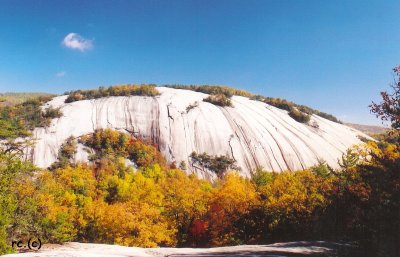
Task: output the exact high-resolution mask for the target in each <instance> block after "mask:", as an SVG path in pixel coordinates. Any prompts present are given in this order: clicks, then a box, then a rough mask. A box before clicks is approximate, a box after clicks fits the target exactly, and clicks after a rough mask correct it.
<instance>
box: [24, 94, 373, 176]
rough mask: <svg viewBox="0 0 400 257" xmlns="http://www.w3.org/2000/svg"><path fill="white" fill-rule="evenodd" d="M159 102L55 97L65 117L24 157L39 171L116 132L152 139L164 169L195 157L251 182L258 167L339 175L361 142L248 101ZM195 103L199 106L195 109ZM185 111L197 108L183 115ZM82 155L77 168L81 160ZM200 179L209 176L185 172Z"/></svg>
mask: <svg viewBox="0 0 400 257" xmlns="http://www.w3.org/2000/svg"><path fill="white" fill-rule="evenodd" d="M158 90H159V91H160V92H161V95H160V96H157V97H145V96H129V97H126V96H120V97H107V98H101V99H96V100H84V101H77V102H72V103H68V104H66V103H64V100H65V98H66V96H59V97H56V98H54V99H53V100H52V101H50V102H48V103H47V104H46V105H51V106H53V107H61V111H62V112H63V116H62V117H61V118H58V119H54V120H53V121H52V124H51V126H50V127H48V128H38V129H36V130H35V131H34V136H35V137H36V139H37V143H36V146H35V147H34V148H33V149H31V150H30V151H29V152H27V153H26V154H27V155H28V156H30V157H31V158H32V159H33V161H34V163H35V164H36V165H38V166H40V167H48V166H49V165H51V164H52V163H53V162H54V161H55V160H56V158H57V153H58V149H59V147H60V146H61V144H62V143H63V142H64V141H65V140H66V139H67V138H68V137H69V136H71V135H72V136H74V137H79V136H82V135H84V134H88V133H91V132H93V131H94V130H95V129H100V128H113V129H117V130H120V131H124V132H127V133H130V134H133V135H135V136H140V137H143V138H146V139H150V140H152V141H153V143H155V144H157V145H158V146H159V148H160V150H161V152H162V153H163V154H164V155H165V156H166V158H167V160H168V161H169V162H172V161H176V163H179V162H180V161H182V160H183V161H185V162H186V163H188V164H190V158H189V155H190V154H191V153H192V152H193V151H196V152H198V153H201V152H207V153H209V154H218V155H221V154H222V155H225V154H227V155H229V156H230V157H233V158H234V159H235V160H236V161H237V164H238V166H240V167H241V168H242V171H241V173H242V174H243V175H244V176H249V175H250V174H251V171H252V170H253V169H254V168H256V167H257V166H262V167H264V168H265V169H266V170H270V171H277V172H279V171H284V170H299V169H304V168H307V167H310V166H312V165H314V164H317V163H318V160H324V161H326V162H327V163H328V164H329V165H331V166H333V167H337V166H338V164H337V160H338V158H340V157H341V156H342V153H344V152H345V151H346V149H348V148H349V147H351V146H352V145H354V144H359V143H361V141H360V140H359V138H358V137H359V136H362V137H366V138H369V137H368V136H367V135H365V134H363V133H362V132H359V131H357V130H355V129H353V128H350V127H347V126H345V125H342V124H338V123H335V122H332V121H329V120H326V119H324V118H321V117H319V116H316V115H313V116H312V117H311V121H310V124H312V126H311V125H307V124H302V123H299V122H297V121H295V120H294V119H292V118H291V117H290V116H289V115H288V114H287V111H284V110H280V109H278V108H275V107H273V106H270V105H267V104H265V103H262V102H258V101H253V100H249V99H248V98H246V97H241V96H233V97H232V103H233V105H234V107H219V106H216V105H213V104H211V103H207V102H203V101H202V100H203V98H205V97H207V95H206V94H203V93H199V92H193V91H189V90H182V89H172V88H164V87H159V88H158ZM196 102H197V104H195V103H196ZM189 105H197V106H196V107H194V108H192V109H190V110H187V107H188V106H189ZM86 158H87V153H86V152H85V151H84V150H83V147H79V151H78V153H77V155H76V159H77V160H86ZM188 167H189V170H190V171H194V172H196V173H198V174H199V175H200V176H203V177H210V176H211V177H212V176H213V174H210V173H209V172H207V171H202V170H201V169H199V168H196V167H193V166H192V165H188Z"/></svg>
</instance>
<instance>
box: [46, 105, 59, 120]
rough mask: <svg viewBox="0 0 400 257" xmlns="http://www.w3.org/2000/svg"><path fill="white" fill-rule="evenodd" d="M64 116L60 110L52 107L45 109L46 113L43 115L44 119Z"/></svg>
mask: <svg viewBox="0 0 400 257" xmlns="http://www.w3.org/2000/svg"><path fill="white" fill-rule="evenodd" d="M62 115H63V114H62V112H61V110H60V108H53V107H51V106H50V107H49V108H47V109H45V111H44V113H43V117H44V118H46V119H54V118H60V117H61V116H62Z"/></svg>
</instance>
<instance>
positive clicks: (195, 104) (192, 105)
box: [186, 101, 199, 113]
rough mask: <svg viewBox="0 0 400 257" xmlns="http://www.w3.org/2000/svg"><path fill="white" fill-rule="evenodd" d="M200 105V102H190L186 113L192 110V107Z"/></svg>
mask: <svg viewBox="0 0 400 257" xmlns="http://www.w3.org/2000/svg"><path fill="white" fill-rule="evenodd" d="M198 106H199V102H197V101H196V102H194V103H193V104H189V105H188V106H187V107H186V113H189V112H190V110H192V109H194V108H196V107H198Z"/></svg>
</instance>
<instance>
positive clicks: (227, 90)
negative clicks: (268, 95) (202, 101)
mask: <svg viewBox="0 0 400 257" xmlns="http://www.w3.org/2000/svg"><path fill="white" fill-rule="evenodd" d="M164 86H166V87H170V88H175V89H186V90H192V91H196V92H201V93H205V94H209V95H220V94H222V95H225V96H226V97H228V98H230V97H232V96H233V95H239V96H246V97H250V96H252V94H251V93H249V92H247V91H245V90H241V89H236V88H231V87H227V86H215V85H214V86H211V85H189V86H187V85H164Z"/></svg>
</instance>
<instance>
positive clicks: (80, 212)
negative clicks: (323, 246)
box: [0, 100, 400, 256]
mask: <svg viewBox="0 0 400 257" xmlns="http://www.w3.org/2000/svg"><path fill="white" fill-rule="evenodd" d="M37 101H39V100H37ZM37 101H33V102H32V101H29V102H25V103H22V104H21V105H16V106H15V107H13V108H11V109H10V108H9V107H4V108H2V109H1V113H2V115H3V118H2V121H3V123H2V124H1V129H2V131H5V132H6V133H5V132H4V133H3V139H7V140H8V142H9V144H4V145H3V148H2V150H1V151H0V205H1V208H0V252H1V253H5V252H10V251H11V250H12V249H11V247H10V246H11V245H10V241H11V240H13V239H22V240H27V239H28V238H30V237H31V236H35V237H39V238H41V239H42V240H43V242H44V243H60V242H66V241H79V242H96V243H107V244H120V245H128V246H143V247H155V246H179V247H182V246H192V247H194V246H195V247H204V246H223V245H237V244H265V243H272V242H281V241H289V240H332V241H341V240H343V241H346V242H352V243H354V246H355V248H354V253H352V254H351V256H387V255H391V256H395V255H396V254H397V253H399V244H398V243H399V240H400V239H399V233H398V232H399V229H400V221H399V219H398V217H399V216H398V215H399V213H400V203H399V199H400V187H399V184H400V174H399V170H400V169H399V167H400V148H399V140H398V138H399V137H398V130H399V127H398V124H399V123H398V122H399V116H398V112H396V109H393V108H386V107H387V106H388V105H387V104H389V105H390V104H391V103H392V102H389V103H386V102H383V103H382V104H374V105H373V111H374V112H375V113H377V115H378V116H379V117H381V116H382V115H387V116H384V117H385V118H387V119H390V120H391V121H392V123H391V124H392V127H393V130H392V132H391V134H390V136H388V137H387V138H390V140H386V138H383V139H382V140H381V141H379V142H373V141H368V142H367V143H366V144H364V145H360V146H358V147H354V148H351V149H349V150H348V151H347V153H346V154H344V155H343V156H342V159H341V161H340V167H341V168H340V169H333V168H331V167H329V165H327V164H326V163H324V162H320V163H319V164H318V165H315V166H313V167H310V168H308V169H303V170H298V171H285V172H281V173H275V172H268V171H265V170H263V168H262V167H259V168H257V169H255V170H254V171H253V172H252V176H251V177H250V178H244V177H242V176H240V175H239V174H238V173H237V172H235V171H234V170H235V169H236V168H235V160H233V159H229V158H225V157H223V156H217V155H215V156H214V155H210V154H207V153H192V154H191V156H190V158H192V160H193V161H194V162H196V163H197V164H198V165H204V166H207V167H209V168H212V169H214V170H215V171H218V176H217V178H216V179H215V180H214V181H209V180H204V179H200V178H198V177H197V176H196V175H194V174H188V173H187V172H185V170H186V169H187V164H186V163H184V162H181V163H174V162H172V163H171V162H168V161H167V160H166V159H165V158H164V156H163V155H162V154H161V153H160V151H159V150H158V146H157V145H155V144H154V143H153V142H151V141H147V140H146V139H142V138H140V137H137V136H133V135H129V134H127V133H122V132H118V131H116V130H112V129H98V130H95V131H94V132H93V133H89V134H86V135H84V136H81V137H79V138H75V137H70V138H68V140H67V141H66V142H65V143H64V144H63V145H62V146H61V148H60V150H59V152H58V160H57V161H56V162H55V163H54V164H53V165H52V166H51V167H50V168H49V169H39V168H37V167H35V166H34V165H33V164H32V163H30V162H29V161H24V160H22V157H23V155H22V153H21V151H19V148H18V147H19V146H21V145H18V144H14V145H13V144H12V143H13V142H15V141H13V140H14V139H15V137H16V136H28V135H29V133H26V131H28V132H29V130H30V129H31V128H32V127H33V126H38V125H42V124H43V126H45V125H46V124H47V122H45V121H46V118H47V117H57V115H59V113H58V112H56V114H57V115H56V114H54V115H53V114H51V115H50V114H46V113H49V112H50V113H53V111H49V110H42V109H37V108H38V106H39V105H38V103H40V104H41V103H42V102H40V101H39V102H37ZM385 104H386V105H385ZM382 108H383V109H382ZM385 108H386V109H385ZM388 110H389V111H390V112H389V111H388ZM393 110H395V111H394V112H393ZM34 113H36V114H37V115H36V116H34V117H37V118H35V119H31V115H33V114H34ZM26 115H27V116H26ZM32 122H34V123H32ZM10 126H14V127H10ZM21 131H23V132H24V133H25V134H23V133H22V132H21ZM78 144H81V145H83V146H84V147H85V148H86V151H87V152H88V154H89V160H90V161H89V162H87V163H82V162H76V161H75V158H74V155H75V154H76V153H77V145H78Z"/></svg>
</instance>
